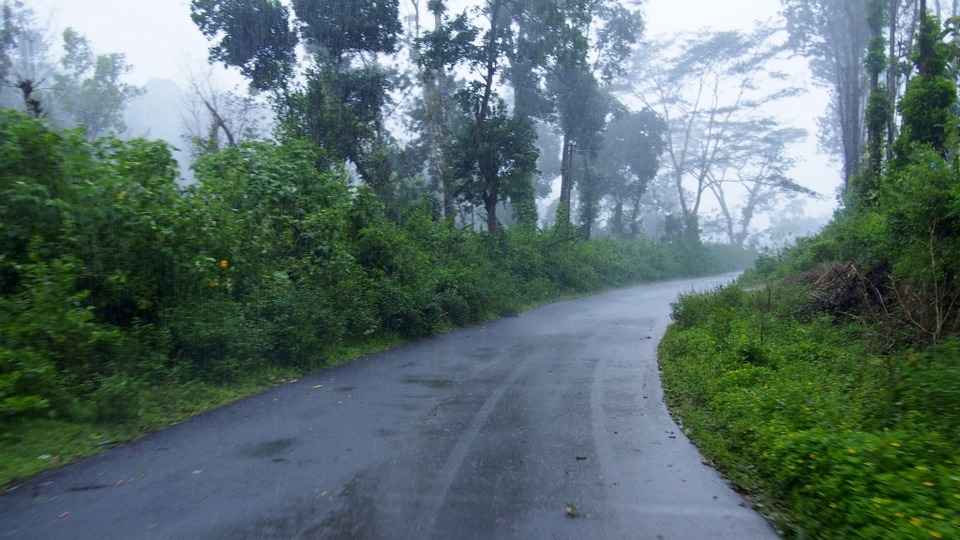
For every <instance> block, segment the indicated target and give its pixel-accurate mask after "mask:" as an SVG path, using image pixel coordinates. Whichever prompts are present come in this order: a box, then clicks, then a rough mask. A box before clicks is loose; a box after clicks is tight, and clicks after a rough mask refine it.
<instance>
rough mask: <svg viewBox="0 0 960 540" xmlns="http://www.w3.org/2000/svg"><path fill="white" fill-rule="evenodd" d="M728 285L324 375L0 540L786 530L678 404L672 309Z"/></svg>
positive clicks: (98, 475)
mask: <svg viewBox="0 0 960 540" xmlns="http://www.w3.org/2000/svg"><path fill="white" fill-rule="evenodd" d="M721 281H723V278H713V279H701V280H693V281H673V282H663V283H655V284H648V285H643V286H639V287H635V288H631V289H625V290H618V291H611V292H608V293H605V294H601V295H599V296H595V297H591V298H584V299H580V300H574V301H568V302H561V303H557V304H552V305H548V306H544V307H541V308H539V309H536V310H533V311H530V312H527V313H524V314H522V315H521V316H519V317H514V318H508V319H504V320H501V321H496V322H492V323H489V324H486V325H483V326H480V327H476V328H472V329H467V330H460V331H456V332H453V333H450V334H447V335H444V336H440V337H437V338H432V339H429V340H425V341H422V342H418V343H415V344H411V345H408V346H405V347H402V348H400V349H397V350H394V351H391V352H388V353H384V354H379V355H375V356H371V357H369V358H366V359H363V360H360V361H357V362H355V363H353V364H351V365H349V366H346V367H343V368H339V369H333V370H328V371H324V372H321V373H318V374H317V375H314V376H311V377H307V378H305V379H303V380H301V381H299V382H297V383H294V384H289V385H286V386H283V387H281V388H278V389H275V390H273V391H270V392H267V393H265V394H263V395H260V396H257V397H254V398H251V399H248V400H244V401H242V402H239V403H237V404H235V405H232V406H229V407H225V408H223V409H219V410H216V411H213V412H211V413H208V414H205V415H202V416H200V417H197V418H195V419H193V420H191V421H189V422H185V423H183V424H180V425H178V426H176V427H173V428H171V429H168V430H166V431H163V432H160V433H156V434H154V435H151V436H149V437H146V438H144V439H142V440H141V441H139V442H136V443H134V444H130V445H127V446H123V447H118V448H115V449H112V450H110V451H108V452H106V453H104V454H102V455H100V456H98V457H95V458H93V459H90V460H87V461H84V462H82V463H79V464H76V465H73V466H69V467H66V468H64V469H62V470H59V471H54V472H52V473H48V474H44V475H41V476H40V477H38V478H36V479H34V480H32V481H30V482H27V483H25V484H23V485H21V486H20V487H19V488H17V489H15V490H13V491H12V492H9V493H7V494H6V495H4V496H0V538H7V537H9V538H17V539H27V538H71V539H73V538H91V539H105V538H122V539H134V538H164V539H165V538H185V539H186V538H224V539H228V538H229V539H244V538H257V539H260V538H264V539H266V538H343V539H347V538H351V539H352V538H358V539H363V538H398V539H403V538H415V539H421V538H434V539H457V540H466V539H472V538H516V539H539V538H550V539H552V538H569V539H590V538H604V539H606V538H611V539H617V538H629V539H651V540H655V539H664V540H669V539H695V540H703V539H727V538H729V539H737V540H744V539H753V538H776V535H775V534H774V532H773V530H772V529H771V528H770V526H769V525H768V524H767V523H766V522H765V521H764V520H763V519H762V518H761V517H760V516H759V515H757V514H756V513H754V512H753V511H752V510H750V509H749V508H748V506H747V505H746V504H745V503H744V501H743V500H742V499H741V498H740V497H739V496H738V495H737V494H735V493H734V492H733V491H732V490H731V489H730V488H729V487H728V486H727V485H726V483H725V482H724V481H723V480H722V479H721V478H720V477H719V476H718V475H717V474H716V473H715V472H714V471H713V470H711V469H710V468H708V467H707V466H705V465H703V464H702V462H701V458H700V455H699V454H698V452H697V450H696V449H695V448H694V447H693V446H692V445H691V444H690V443H689V442H688V441H687V439H686V438H685V437H684V435H683V433H682V432H681V431H680V430H679V429H678V428H677V426H676V425H675V424H674V423H673V421H672V420H671V418H670V416H669V415H668V413H667V410H666V408H665V406H664V404H663V400H662V392H661V388H660V382H659V375H658V369H657V362H656V346H657V343H658V341H659V339H660V337H661V336H662V335H663V332H664V331H665V329H666V326H667V324H668V321H669V311H670V303H671V302H672V301H674V300H675V299H676V297H677V296H678V295H679V294H680V293H682V292H686V291H689V290H691V289H694V288H695V289H705V288H708V287H712V286H714V285H716V284H717V283H719V282H721ZM321 385H322V386H321ZM570 514H572V515H573V516H575V517H571V516H570Z"/></svg>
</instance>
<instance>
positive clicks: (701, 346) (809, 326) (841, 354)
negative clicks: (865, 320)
mask: <svg viewBox="0 0 960 540" xmlns="http://www.w3.org/2000/svg"><path fill="white" fill-rule="evenodd" d="M806 298H807V297H806V294H804V292H803V291H800V290H797V289H796V288H793V287H783V288H780V287H778V288H776V289H774V290H760V291H755V292H744V291H743V290H742V289H740V288H738V287H737V286H732V287H729V288H726V289H722V290H719V291H717V292H714V293H712V294H708V295H702V296H690V297H686V298H684V299H683V300H682V301H681V302H680V303H679V304H678V305H677V307H676V314H675V318H676V321H677V323H676V325H675V326H674V327H672V329H671V330H670V332H669V333H668V335H667V337H666V339H665V340H664V342H663V344H662V345H661V350H660V353H661V366H662V370H663V377H664V383H665V386H666V389H667V394H668V396H669V399H670V402H671V405H672V406H673V408H674V411H675V412H676V413H677V414H678V415H679V416H680V417H681V418H682V419H683V422H684V426H685V428H686V429H687V430H688V432H689V434H690V435H691V437H692V438H693V439H694V440H695V441H697V443H698V444H699V445H700V447H701V449H702V450H703V452H704V453H705V454H706V455H707V456H708V457H710V458H711V459H712V460H714V461H715V462H716V463H717V464H718V465H719V466H720V467H721V468H722V469H723V470H724V471H725V472H727V473H728V474H729V475H730V477H731V478H732V479H733V480H734V481H736V482H737V483H739V484H740V485H742V486H744V487H745V488H747V489H749V490H751V491H753V492H754V493H755V494H756V495H757V496H758V497H760V498H761V501H762V502H763V503H765V504H766V505H767V509H768V510H770V511H771V512H770V513H771V514H772V515H773V517H775V518H777V520H778V521H779V524H780V525H781V526H782V528H783V529H784V530H785V531H787V532H788V533H790V535H791V536H796V537H800V538H891V539H894V538H895V539H908V538H916V539H929V538H957V537H960V495H958V494H960V429H958V428H960V423H958V413H957V411H960V391H958V388H960V340H957V339H950V340H948V341H946V342H945V343H943V344H941V345H939V346H937V347H934V348H930V349H927V350H926V351H924V352H922V353H916V352H909V351H904V352H899V353H888V354H880V353H878V352H876V351H875V344H874V343H873V342H872V340H871V339H870V335H869V334H866V333H865V330H864V328H862V327H861V326H858V325H855V324H853V323H851V322H847V323H840V324H838V321H837V320H836V319H835V318H834V317H832V316H831V315H824V314H819V315H816V314H814V315H810V314H809V313H808V312H807V310H806V309H805V303H806V302H807V299H806ZM798 314H803V315H802V316H799V317H798Z"/></svg>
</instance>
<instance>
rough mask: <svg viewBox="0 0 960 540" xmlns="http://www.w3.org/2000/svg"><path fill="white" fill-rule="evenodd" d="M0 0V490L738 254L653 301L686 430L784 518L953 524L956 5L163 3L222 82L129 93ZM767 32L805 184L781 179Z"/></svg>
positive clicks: (114, 57)
mask: <svg viewBox="0 0 960 540" xmlns="http://www.w3.org/2000/svg"><path fill="white" fill-rule="evenodd" d="M187 4H188V5H187ZM0 6H2V11H0V225H2V228H0V485H6V484H8V483H11V482H15V481H19V480H22V479H25V478H29V477H30V476H31V475H34V474H35V473H37V472H39V471H42V470H46V469H50V468H55V467H58V466H61V465H64V464H67V463H70V462H72V461H74V460H76V459H79V458H81V457H84V456H88V455H92V454H95V453H98V452H100V451H102V450H103V449H105V448H109V447H112V446H115V445H117V444H119V443H122V442H124V441H128V440H131V439H134V438H137V437H139V436H141V435H143V434H145V433H148V432H151V431H155V430H157V429H160V428H163V427H166V426H170V425H172V424H175V423H178V422H181V421H183V420H184V419H187V418H189V417H191V416H193V415H196V414H199V413H201V412H204V411H207V410H210V409H211V408H215V407H218V406H221V405H223V404H226V403H230V402H232V401H235V400H237V399H240V398H243V397H246V396H250V395H253V394H256V393H258V392H261V391H263V390H264V389H267V388H270V387H273V386H276V385H280V384H284V383H289V382H292V381H296V380H298V379H299V378H301V377H304V376H305V375H307V374H309V373H312V372H315V371H316V370H318V369H323V368H330V367H334V366H338V365H340V364H342V363H345V362H348V361H351V360H354V359H356V358H358V357H360V356H362V355H365V354H368V353H371V352H375V351H382V350H385V349H388V348H390V347H393V346H396V345H398V344H401V343H407V342H412V341H415V340H419V339H423V338H426V337H429V336H433V335H437V334H441V333H445V332H449V331H451V330H453V329H455V328H458V327H467V326H471V325H477V324H480V323H483V322H486V321H490V320H492V319H496V318H502V317H515V316H517V315H519V314H520V313H522V312H523V311H525V310H527V309H530V308H531V307H534V306H537V305H541V304H544V303H547V302H552V301H555V300H558V299H563V298H571V297H574V296H578V295H585V294H588V293H595V292H600V291H604V290H608V289H611V288H617V287H625V286H629V285H635V284H638V283H641V282H645V281H653V280H666V279H675V278H681V277H693V276H710V275H719V274H724V273H729V272H734V271H741V270H744V269H746V268H748V267H752V268H751V269H749V270H747V271H746V273H745V274H743V276H742V277H740V278H739V279H738V280H737V281H736V282H735V283H734V284H732V285H730V286H726V287H724V288H721V289H718V290H716V291H713V292H710V293H707V294H700V295H696V294H690V295H686V296H684V297H683V298H682V299H681V300H680V301H679V302H678V303H677V304H676V305H675V306H674V314H673V321H674V324H673V326H672V327H671V329H670V330H669V332H668V334H667V337H666V338H665V340H664V341H663V343H662V345H661V346H660V366H661V369H662V376H663V382H664V386H665V389H666V393H667V398H668V402H669V405H670V406H671V409H672V411H673V413H674V414H675V415H676V417H677V419H678V421H680V422H682V425H683V427H684V431H685V432H686V434H687V436H689V437H690V439H691V440H693V441H694V442H695V443H696V444H697V445H698V447H699V448H700V450H701V451H702V452H703V454H704V455H705V457H706V458H707V459H709V460H710V462H711V463H712V464H713V465H715V466H716V467H717V468H718V469H720V470H721V471H722V472H723V473H724V474H725V475H726V476H727V477H728V478H730V480H731V481H732V482H733V483H734V484H736V485H737V486H738V487H739V488H740V489H741V490H743V491H744V492H745V493H748V494H749V496H750V500H751V501H752V502H753V503H754V506H755V508H757V509H758V510H759V511H761V512H762V513H763V514H764V515H765V516H766V517H768V518H769V519H770V520H771V521H772V522H773V523H775V525H776V527H777V529H778V531H779V532H782V533H783V534H784V535H785V536H787V537H796V538H916V539H920V538H957V537H960V495H958V493H960V463H958V461H957V460H958V456H960V416H958V415H960V393H958V392H960V391H958V388H960V334H958V333H960V153H958V151H957V149H958V147H960V146H958V145H960V122H958V119H960V104H958V102H957V92H956V84H957V81H958V79H960V6H958V3H957V2H953V3H952V5H947V3H946V2H941V1H939V0H937V1H936V2H927V0H781V1H780V2H779V10H780V16H779V17H778V18H776V19H773V20H768V21H760V22H757V23H756V24H754V25H753V26H752V27H751V28H750V29H749V30H710V29H704V30H700V31H697V32H692V33H684V34H677V35H673V36H668V37H663V36H662V35H660V34H655V33H654V30H655V29H656V28H657V24H658V21H657V20H655V19H653V18H650V17H649V16H648V14H647V13H648V11H647V9H646V5H645V4H644V3H643V2H628V1H619V0H476V1H470V2H455V1H452V0H451V1H444V0H429V1H426V2H423V1H421V0H191V1H190V2H189V3H185V5H184V9H185V10H186V9H188V10H189V13H188V14H187V13H185V14H184V16H188V17H189V19H190V21H191V25H192V28H193V29H194V30H195V31H197V32H199V33H200V34H202V36H203V37H204V38H205V39H206V42H207V44H208V49H207V50H203V51H199V53H200V54H202V55H203V56H204V57H205V58H207V62H208V64H209V65H208V66H207V67H208V68H209V69H210V70H211V73H212V72H213V71H212V70H221V71H222V72H225V73H228V74H231V76H233V77H236V78H238V79H239V80H242V81H243V82H242V84H240V85H237V86H230V85H228V84H225V83H223V82H222V80H217V79H216V78H215V77H212V76H207V75H204V74H196V73H194V74H191V75H190V77H189V81H188V82H187V83H186V84H184V85H183V87H184V88H186V90H183V91H182V92H181V97H182V99H181V100H180V102H179V104H178V106H177V107H174V108H175V109H176V110H162V111H157V110H156V109H157V107H151V105H150V104H152V103H159V102H157V101H151V100H154V99H159V98H157V94H158V92H159V90H158V88H159V87H158V86H157V85H153V84H149V85H143V86H141V85H138V84H135V83H133V82H131V81H132V77H131V74H132V73H134V71H135V69H136V67H135V66H133V65H131V64H130V63H128V60H127V56H125V54H124V53H123V52H122V51H121V52H107V53H105V52H102V51H98V50H95V42H94V41H93V40H91V39H89V38H88V37H86V36H84V35H83V34H81V33H80V32H78V31H77V30H75V29H73V28H70V27H67V28H66V29H65V30H64V31H62V32H54V31H53V30H52V28H51V27H50V25H49V24H48V23H46V22H45V21H44V19H43V18H42V17H41V14H38V12H37V11H36V10H35V9H34V8H33V7H32V6H31V5H30V4H29V3H27V2H24V1H23V0H4V1H3V2H2V3H0ZM797 59H802V60H803V62H804V66H805V68H806V69H808V71H809V78H810V79H811V80H812V81H813V83H812V84H814V85H816V86H817V87H818V88H820V89H824V91H825V92H826V95H827V96H828V98H829V102H828V106H827V109H826V110H824V111H820V112H822V117H821V118H820V119H819V132H818V133H817V134H815V136H816V138H817V141H818V142H819V145H820V147H821V149H822V150H823V152H824V153H826V154H828V155H830V156H832V157H833V158H834V159H835V161H836V165H837V169H839V173H838V178H839V179H840V182H839V184H840V187H839V189H838V190H837V193H824V192H821V191H819V190H817V189H814V188H812V187H810V186H808V185H805V183H804V182H802V181H801V180H798V171H802V169H803V156H801V155H800V152H799V151H798V150H797V149H798V147H799V145H801V144H803V143H804V142H805V141H806V140H807V139H808V137H810V136H811V134H809V133H808V132H807V130H805V129H802V128H800V127H798V126H797V125H796V124H795V122H791V121H790V120H789V119H788V118H787V117H786V115H784V114H783V112H782V111H784V110H787V109H790V108H791V107H794V106H795V103H796V102H795V101H794V100H795V99H797V98H798V96H802V95H803V94H805V93H806V92H808V90H809V89H808V88H805V87H804V85H801V84H797V80H796V78H795V77H794V76H792V75H791V74H790V73H788V72H787V71H788V70H787V68H785V66H790V65H792V64H790V63H791V62H796V61H797ZM174 101H176V100H174ZM151 109H153V110H151ZM136 111H140V112H143V114H140V113H137V114H134V112H136ZM144 111H145V112H144ZM165 116H166V117H177V118H178V119H179V120H180V121H179V125H178V126H177V127H176V128H175V129H174V130H173V131H175V132H176V133H175V134H174V135H163V136H159V135H158V136H153V135H151V133H152V132H151V130H150V127H151V125H150V123H155V125H156V126H157V127H158V131H161V130H159V126H160V125H161V124H162V123H163V122H167V123H169V121H170V120H169V118H166V119H165V118H163V117H165ZM143 117H149V120H147V121H146V123H145V121H144V120H143ZM834 197H835V201H831V198H834ZM823 201H828V202H827V204H833V203H835V204H833V206H834V207H835V211H834V214H833V219H832V221H831V222H830V223H829V224H828V225H826V227H825V228H823V230H822V231H820V232H817V231H818V230H819V229H820V224H819V223H817V222H816V220H815V219H813V218H811V217H810V216H805V215H804V212H803V208H804V205H805V204H807V203H808V202H811V203H812V202H817V203H822V202H823ZM791 209H794V211H791ZM797 209H799V210H797ZM813 233H816V234H813ZM807 235H810V236H808V237H806V238H801V237H803V236H807ZM577 459H579V458H577Z"/></svg>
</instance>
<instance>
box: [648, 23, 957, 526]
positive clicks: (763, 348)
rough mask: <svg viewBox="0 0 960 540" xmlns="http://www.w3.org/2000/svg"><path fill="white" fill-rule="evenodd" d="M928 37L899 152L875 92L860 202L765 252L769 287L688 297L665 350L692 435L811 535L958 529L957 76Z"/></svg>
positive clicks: (934, 36)
mask: <svg viewBox="0 0 960 540" xmlns="http://www.w3.org/2000/svg"><path fill="white" fill-rule="evenodd" d="M875 7H876V4H875ZM873 22H875V21H873ZM921 34H922V36H921V38H920V40H919V46H918V51H917V53H916V55H915V61H916V65H917V70H918V72H919V75H918V76H916V77H915V78H913V79H912V81H911V82H910V86H909V88H908V90H907V93H906V95H905V96H904V98H903V100H902V102H901V104H900V110H901V112H902V113H903V124H904V129H903V131H902V133H901V136H900V139H899V140H898V142H897V147H896V150H897V155H896V159H894V160H893V161H891V162H889V163H887V164H886V166H883V167H882V166H881V165H883V164H882V154H881V153H880V152H879V143H880V142H881V139H880V138H879V137H882V125H881V119H882V118H883V116H884V114H883V112H884V111H883V110H882V109H883V106H881V105H880V101H879V99H878V98H877V97H876V96H877V95H878V92H874V98H872V99H871V105H870V107H868V111H867V114H868V117H867V125H868V127H869V128H870V130H871V132H872V133H873V134H872V135H871V141H872V143H871V144H872V146H871V148H870V149H869V150H870V157H871V161H872V167H871V170H870V171H865V172H864V173H863V174H861V175H860V176H861V178H860V179H858V181H857V184H855V185H857V186H858V188H859V189H857V191H856V192H855V195H856V198H854V199H853V200H852V201H851V202H852V203H853V204H851V205H849V206H848V208H846V209H844V210H842V211H840V212H838V215H837V216H836V219H835V220H834V221H833V223H831V224H830V225H829V226H828V227H827V228H826V229H825V230H824V231H823V232H822V233H821V234H819V235H817V236H816V237H813V238H810V239H807V240H804V241H801V242H800V243H799V244H798V245H797V246H796V247H794V248H792V249H789V250H787V251H786V252H785V253H782V254H780V255H778V256H775V257H765V258H763V259H761V261H760V262H759V263H758V265H757V267H756V269H755V270H754V271H753V272H751V273H749V274H748V276H747V277H746V278H745V283H748V284H753V285H754V286H755V288H757V289H760V290H756V291H755V292H749V293H748V292H745V291H743V290H741V289H740V288H738V287H731V288H728V289H724V290H721V291H718V292H715V293H713V294H709V295H703V296H694V297H689V298H685V299H684V300H683V301H682V302H680V304H679V305H678V306H677V308H676V311H675V318H676V320H677V325H676V326H675V327H674V329H673V330H672V331H671V332H670V334H669V335H668V337H667V339H666V340H665V341H664V343H663V345H662V348H661V354H662V365H663V372H664V380H665V383H666V385H667V387H668V393H669V394H670V396H671V400H672V402H673V404H674V406H675V408H676V410H677V412H678V413H679V414H680V415H681V416H682V417H683V419H684V422H685V425H686V427H687V428H689V429H690V433H691V435H692V437H693V438H694V439H695V440H697V442H698V443H699V444H700V445H701V448H702V449H703V451H704V452H705V453H706V454H708V455H709V456H710V457H711V458H712V459H713V460H715V461H716V462H717V463H718V464H719V465H720V466H721V467H722V468H723V469H724V470H726V471H727V472H728V473H729V474H730V475H731V477H732V478H733V479H734V480H735V481H736V482H738V483H740V484H741V485H743V486H744V487H746V488H748V489H751V490H753V491H756V493H757V495H758V496H759V497H762V498H764V499H765V503H767V508H768V509H771V512H772V514H773V515H774V517H776V518H777V519H778V521H779V522H780V523H781V524H782V525H783V527H784V529H785V530H786V531H787V532H788V533H790V534H791V535H793V536H796V537H799V538H890V539H901V538H907V539H909V538H916V539H921V538H955V537H960V496H958V495H957V493H958V492H960V462H958V461H957V456H960V424H958V422H960V418H958V415H957V412H956V411H960V392H958V391H957V388H958V385H960V364H958V362H960V337H958V336H960V169H958V164H957V160H956V158H955V157H954V155H953V154H954V149H955V147H956V142H955V141H956V116H955V110H954V107H955V102H956V89H955V85H954V82H953V81H952V80H951V79H950V78H949V77H947V76H945V65H946V64H945V57H946V56H945V54H944V50H945V49H944V46H943V43H942V41H941V36H940V33H939V30H938V25H937V21H936V20H935V19H934V18H932V17H926V18H925V19H924V22H923V25H922V28H921ZM868 68H870V69H871V70H873V71H872V73H871V74H872V75H874V76H876V75H877V74H878V73H879V69H881V63H879V62H876V61H875V59H870V58H868ZM874 82H876V80H874Z"/></svg>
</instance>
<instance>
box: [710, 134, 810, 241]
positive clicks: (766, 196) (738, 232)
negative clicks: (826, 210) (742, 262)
mask: <svg viewBox="0 0 960 540" xmlns="http://www.w3.org/2000/svg"><path fill="white" fill-rule="evenodd" d="M806 137H807V133H806V131H804V130H801V129H793V128H783V127H781V126H779V125H778V124H777V122H776V121H774V120H772V119H765V120H761V121H758V122H747V123H744V124H740V125H738V126H736V127H735V128H734V129H732V130H731V138H732V139H733V140H735V141H736V142H735V143H734V144H733V145H731V146H730V147H729V148H728V149H727V150H728V153H727V154H726V155H724V156H722V157H721V158H719V159H718V160H717V163H716V165H715V167H714V168H713V169H712V171H711V173H710V179H709V180H710V181H709V183H708V189H709V190H710V191H711V193H712V194H713V195H714V196H715V197H716V200H717V204H718V205H719V206H720V213H721V220H722V222H723V228H724V232H725V233H726V235H727V240H728V242H729V243H730V244H731V245H736V246H743V245H744V244H745V243H746V241H747V239H748V238H749V236H750V234H751V227H752V225H753V222H754V220H755V218H757V217H758V216H759V215H761V214H763V213H765V212H768V211H770V210H772V209H773V208H774V207H775V206H776V205H777V203H778V202H779V201H780V200H781V199H783V198H794V197H797V196H811V197H815V196H817V194H816V193H815V192H814V191H812V190H810V189H807V188H805V187H803V186H801V185H799V184H798V183H796V182H795V181H794V180H792V179H791V178H790V176H789V171H790V169H791V168H792V167H793V166H794V165H795V164H796V161H795V160H794V159H793V158H791V157H790V156H789V155H788V153H787V147H788V146H789V145H791V144H795V143H797V142H800V141H801V140H803V139H805V138H806ZM734 193H736V195H737V196H732V195H733V194H734ZM735 201H741V203H740V206H739V209H738V208H736V207H735V206H734V204H735Z"/></svg>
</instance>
